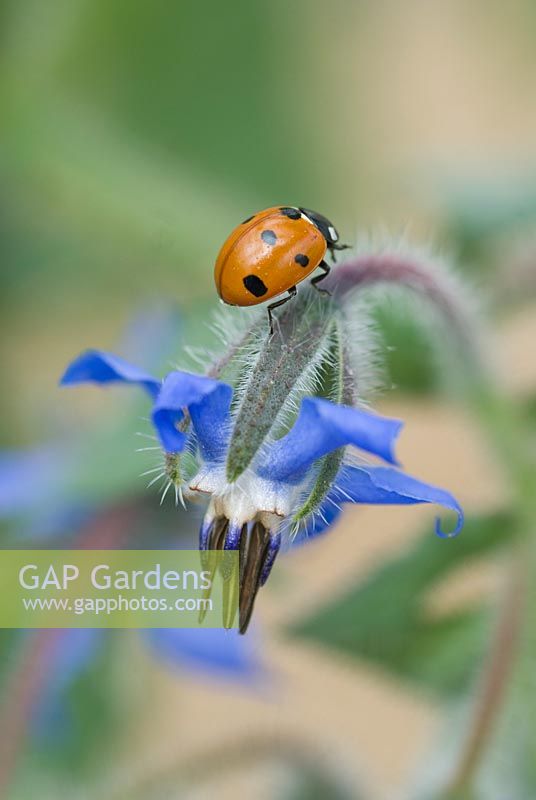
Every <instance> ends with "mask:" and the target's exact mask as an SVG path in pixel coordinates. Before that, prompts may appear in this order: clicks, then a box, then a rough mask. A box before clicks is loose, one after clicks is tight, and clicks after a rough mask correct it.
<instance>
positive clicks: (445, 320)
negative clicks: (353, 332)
mask: <svg viewBox="0 0 536 800" xmlns="http://www.w3.org/2000/svg"><path fill="white" fill-rule="evenodd" d="M325 286H326V288H327V289H328V290H329V291H331V292H333V294H334V296H335V297H336V298H337V299H338V300H339V302H342V303H343V304H345V305H347V304H353V303H354V302H355V301H356V300H357V299H361V297H362V296H363V295H364V294H365V290H369V289H374V290H375V294H374V297H375V298H378V296H379V294H378V290H380V293H381V292H387V291H390V290H392V289H394V290H396V291H398V293H399V294H405V295H406V296H409V297H410V296H411V295H413V296H414V298H417V300H418V305H417V306H415V305H413V306H408V308H410V309H411V310H412V311H413V313H412V316H414V317H415V318H416V319H418V320H419V322H424V323H425V324H427V327H428V328H429V329H430V330H432V331H434V330H435V329H436V328H437V326H438V323H441V326H442V327H443V328H446V329H447V330H448V333H449V339H450V341H451V343H452V344H455V343H456V342H458V344H459V348H460V350H461V351H462V353H463V354H464V355H465V356H466V357H468V358H469V359H470V360H471V361H472V362H473V363H477V364H478V365H479V366H480V367H482V365H483V364H486V366H487V358H485V357H484V354H485V350H484V346H483V341H482V320H481V313H480V307H481V302H479V301H478V300H477V295H476V292H475V291H474V290H472V289H471V288H470V287H469V286H468V285H467V284H466V283H465V281H463V280H462V279H461V278H460V276H459V275H457V274H456V272H455V270H454V269H453V268H452V267H451V265H450V264H448V262H447V260H446V259H444V258H442V257H440V256H438V255H437V254H436V253H434V252H433V251H432V250H431V249H428V248H422V247H421V248H417V247H414V246H411V245H409V244H408V243H407V242H406V241H405V239H400V240H398V241H397V240H395V241H393V240H392V239H386V238H384V239H383V240H382V241H379V242H377V243H376V244H375V245H374V244H371V243H370V242H367V243H366V244H365V245H363V244H360V245H359V246H358V248H357V252H356V254H355V255H354V257H353V258H352V257H351V258H349V259H348V260H347V261H345V262H344V263H342V264H340V265H338V266H337V267H336V268H335V269H334V270H333V271H332V273H331V275H330V276H329V277H328V278H326V281H325ZM367 296H369V294H368V293H367ZM380 296H381V295H380ZM423 301H425V302H423Z"/></svg>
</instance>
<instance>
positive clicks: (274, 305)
mask: <svg viewBox="0 0 536 800" xmlns="http://www.w3.org/2000/svg"><path fill="white" fill-rule="evenodd" d="M297 291H298V290H297V289H296V287H295V286H291V287H290V289H289V290H288V295H287V296H286V297H283V299H282V300H278V301H277V302H276V303H270V305H269V306H268V319H269V321H270V336H273V333H274V318H273V316H272V311H273V310H274V308H279V306H284V305H285V303H288V301H289V300H292V298H293V297H296V292H297Z"/></svg>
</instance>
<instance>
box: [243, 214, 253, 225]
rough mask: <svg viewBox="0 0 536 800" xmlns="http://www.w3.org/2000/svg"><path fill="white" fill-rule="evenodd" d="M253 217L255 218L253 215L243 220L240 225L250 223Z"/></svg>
mask: <svg viewBox="0 0 536 800" xmlns="http://www.w3.org/2000/svg"><path fill="white" fill-rule="evenodd" d="M254 217H255V214H252V216H251V217H248V218H247V219H245V220H244V222H243V223H242V225H245V224H246V223H247V222H251V220H252V219H253V218H254Z"/></svg>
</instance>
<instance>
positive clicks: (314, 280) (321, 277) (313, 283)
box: [311, 261, 331, 294]
mask: <svg viewBox="0 0 536 800" xmlns="http://www.w3.org/2000/svg"><path fill="white" fill-rule="evenodd" d="M318 266H319V267H320V269H322V270H324V271H323V272H322V274H321V275H317V276H316V278H312V280H311V286H314V287H315V289H316V291H317V292H322V294H330V292H328V290H327V289H322V288H320V289H319V288H318V286H317V284H318V283H320V281H323V280H324V278H327V277H328V275H329V273H330V272H331V267H330V266H329V264H326V262H325V261H321V262H320V264H319V265H318Z"/></svg>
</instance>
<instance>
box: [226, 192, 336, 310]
mask: <svg viewBox="0 0 536 800" xmlns="http://www.w3.org/2000/svg"><path fill="white" fill-rule="evenodd" d="M324 223H325V224H324ZM326 225H328V226H329V227H326ZM324 230H328V231H329V233H328V234H325V233H324ZM326 235H327V236H329V237H330V239H329V240H328V239H327V238H326ZM332 236H333V237H334V238H331V237H332ZM337 238H338V234H337V233H336V231H335V228H334V227H333V226H332V225H331V223H329V222H328V220H326V219H325V217H322V216H321V215H317V214H315V212H307V211H306V210H305V209H300V208H295V207H293V206H274V207H273V208H267V209H265V210H264V211H260V212H258V213H257V214H253V215H252V216H250V217H248V218H247V219H245V220H244V222H242V223H241V224H240V225H238V226H237V227H236V228H235V229H234V231H233V232H232V233H231V234H230V236H229V237H228V238H227V239H226V241H225V242H224V244H223V246H222V248H221V250H220V252H219V254H218V258H217V259H216V266H215V269H214V279H215V282H216V288H217V290H218V294H219V296H220V297H221V299H222V300H223V301H224V302H225V303H229V304H230V305H235V306H254V305H258V304H259V303H264V301H265V300H270V299H271V298H272V297H277V296H278V295H280V294H283V293H284V292H286V291H288V290H289V289H290V288H291V287H293V286H295V285H296V284H297V283H300V282H301V281H303V280H304V279H305V278H307V276H308V275H310V274H311V273H312V272H314V270H315V269H316V268H317V267H318V265H319V264H320V263H321V262H322V261H323V259H324V256H325V254H326V250H327V248H328V246H331V244H332V243H333V242H334V241H336V239H337Z"/></svg>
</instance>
